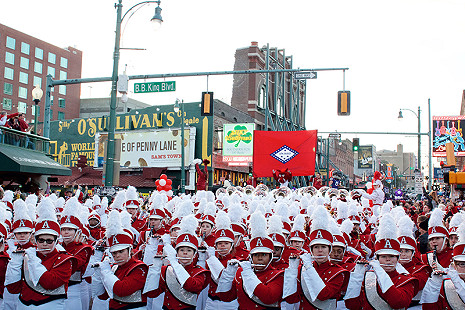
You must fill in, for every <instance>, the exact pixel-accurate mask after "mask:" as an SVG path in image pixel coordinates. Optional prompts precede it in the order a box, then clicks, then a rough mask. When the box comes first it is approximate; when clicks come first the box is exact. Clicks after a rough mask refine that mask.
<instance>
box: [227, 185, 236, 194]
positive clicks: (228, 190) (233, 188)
mask: <svg viewBox="0 0 465 310" xmlns="http://www.w3.org/2000/svg"><path fill="white" fill-rule="evenodd" d="M236 190H237V189H236V187H235V186H232V185H231V186H228V187H227V188H226V193H228V195H229V196H231V195H232V194H234V193H235V192H236Z"/></svg>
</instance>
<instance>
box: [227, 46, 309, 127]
mask: <svg viewBox="0 0 465 310" xmlns="http://www.w3.org/2000/svg"><path fill="white" fill-rule="evenodd" d="M267 63H268V69H292V56H287V55H286V54H285V50H284V49H278V48H268V49H267V46H266V45H265V46H263V47H261V48H260V47H259V46H258V43H257V42H252V43H251V45H250V46H248V47H244V48H238V49H237V50H236V54H235V62H234V70H264V69H267ZM267 76H268V83H267ZM267 85H268V89H267ZM305 89H306V81H305V80H296V79H294V77H293V74H292V73H288V72H286V73H270V74H268V75H267V74H266V73H257V74H235V75H234V80H233V92H232V97H231V106H232V107H234V108H236V109H238V110H241V111H243V112H245V113H248V114H249V115H250V116H252V117H253V118H254V119H255V123H256V124H257V129H258V130H264V129H265V109H266V106H268V109H269V112H270V117H271V119H272V120H273V122H274V123H275V124H278V122H279V121H280V124H279V125H276V128H272V126H269V127H268V130H302V129H305V100H306V96H305Z"/></svg>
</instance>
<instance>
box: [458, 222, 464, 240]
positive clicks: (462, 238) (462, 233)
mask: <svg viewBox="0 0 465 310" xmlns="http://www.w3.org/2000/svg"><path fill="white" fill-rule="evenodd" d="M457 235H458V236H459V242H460V243H465V222H462V223H460V225H459V228H457Z"/></svg>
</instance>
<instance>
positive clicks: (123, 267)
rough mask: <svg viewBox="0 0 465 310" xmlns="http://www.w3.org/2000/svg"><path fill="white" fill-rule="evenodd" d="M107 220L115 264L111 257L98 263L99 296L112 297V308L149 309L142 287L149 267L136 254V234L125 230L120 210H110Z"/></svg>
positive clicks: (110, 307) (97, 289)
mask: <svg viewBox="0 0 465 310" xmlns="http://www.w3.org/2000/svg"><path fill="white" fill-rule="evenodd" d="M107 224H108V225H107V239H108V243H109V245H110V248H109V251H110V253H111V255H112V257H113V259H114V265H113V268H112V266H111V265H110V261H109V260H108V259H104V260H103V262H101V263H98V264H96V271H95V277H94V279H93V281H92V285H93V287H94V290H95V291H97V295H98V296H99V299H101V300H105V299H108V298H110V302H109V309H114V310H117V309H140V310H142V309H146V306H147V300H146V296H145V295H144V294H142V289H143V288H144V285H145V282H146V277H147V271H148V267H147V265H145V264H144V263H143V262H141V261H139V260H137V259H136V258H135V257H134V256H132V245H133V237H132V236H130V234H129V233H128V232H126V231H125V230H123V226H122V224H121V218H120V214H119V212H118V211H117V210H112V211H111V212H110V214H109V216H108V222H107ZM94 282H95V283H94Z"/></svg>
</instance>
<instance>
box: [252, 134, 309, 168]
mask: <svg viewBox="0 0 465 310" xmlns="http://www.w3.org/2000/svg"><path fill="white" fill-rule="evenodd" d="M317 132H318V131H317V130H302V131H257V130H255V131H254V146H253V172H254V175H255V177H272V176H273V172H272V170H273V169H274V170H284V169H286V168H288V169H289V170H290V171H291V172H292V175H293V176H307V175H313V174H314V173H315V152H316V143H317Z"/></svg>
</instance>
